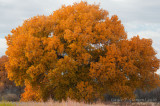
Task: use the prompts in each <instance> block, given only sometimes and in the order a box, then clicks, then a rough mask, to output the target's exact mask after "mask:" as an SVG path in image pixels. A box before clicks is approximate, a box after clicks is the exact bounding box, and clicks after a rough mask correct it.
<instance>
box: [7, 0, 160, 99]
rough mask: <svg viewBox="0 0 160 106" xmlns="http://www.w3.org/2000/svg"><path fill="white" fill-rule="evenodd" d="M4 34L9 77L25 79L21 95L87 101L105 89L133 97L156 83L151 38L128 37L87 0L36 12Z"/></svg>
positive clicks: (113, 19) (114, 20)
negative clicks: (52, 9) (44, 12)
mask: <svg viewBox="0 0 160 106" xmlns="http://www.w3.org/2000/svg"><path fill="white" fill-rule="evenodd" d="M11 33H12V34H9V35H8V36H7V37H6V40H7V44H8V49H7V52H6V54H7V55H8V57H9V62H8V63H7V64H6V69H7V71H8V77H9V78H10V80H14V81H15V83H16V84H17V85H25V86H26V88H25V93H24V94H23V95H22V100H24V101H28V100H37V101H38V100H41V99H43V100H47V99H48V98H50V97H51V98H52V99H54V100H62V99H64V100H66V99H67V98H68V97H69V98H71V99H74V100H77V101H81V100H84V101H86V102H90V101H93V100H95V99H97V98H98V99H103V95H104V94H110V95H113V96H118V97H120V98H122V99H132V98H134V91H135V90H136V89H137V88H140V89H143V90H150V89H152V88H155V87H157V86H159V84H160V83H159V78H158V76H157V74H156V73H155V72H156V71H157V69H158V68H159V59H157V57H156V52H155V50H154V49H153V47H152V40H151V39H140V38H139V36H137V37H133V38H132V39H127V34H126V32H125V29H124V26H123V25H122V24H121V21H120V20H119V19H118V17H117V16H116V15H114V16H112V17H111V18H110V17H109V16H108V12H107V11H106V10H103V9H100V8H99V5H95V4H93V5H90V4H88V3H87V2H82V1H81V2H80V3H75V4H74V5H69V6H62V7H61V8H60V9H58V10H56V11H54V12H53V14H51V15H49V16H35V17H33V18H30V19H28V20H26V21H25V22H24V23H23V25H22V26H19V27H17V28H16V29H13V30H12V31H11Z"/></svg>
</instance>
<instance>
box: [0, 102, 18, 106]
mask: <svg viewBox="0 0 160 106" xmlns="http://www.w3.org/2000/svg"><path fill="white" fill-rule="evenodd" d="M0 106H16V104H15V103H12V102H0Z"/></svg>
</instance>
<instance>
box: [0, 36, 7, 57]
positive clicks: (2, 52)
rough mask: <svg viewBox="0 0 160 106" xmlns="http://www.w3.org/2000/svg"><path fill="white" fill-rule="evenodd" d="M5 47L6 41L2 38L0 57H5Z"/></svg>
mask: <svg viewBox="0 0 160 106" xmlns="http://www.w3.org/2000/svg"><path fill="white" fill-rule="evenodd" d="M6 48H7V45H6V40H5V39H3V38H0V57H1V56H2V55H5V51H6Z"/></svg>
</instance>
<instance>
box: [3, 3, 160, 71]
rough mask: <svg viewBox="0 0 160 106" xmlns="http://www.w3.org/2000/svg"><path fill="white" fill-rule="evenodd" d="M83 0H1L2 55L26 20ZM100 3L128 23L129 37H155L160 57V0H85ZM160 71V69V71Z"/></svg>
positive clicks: (123, 22)
mask: <svg viewBox="0 0 160 106" xmlns="http://www.w3.org/2000/svg"><path fill="white" fill-rule="evenodd" d="M80 1H81V0H0V56H2V55H4V54H5V50H6V48H7V46H6V41H5V36H7V35H8V34H9V33H10V31H11V30H12V29H13V28H16V27H17V26H18V25H22V23H23V21H24V20H26V19H28V18H30V17H33V16H36V15H43V14H44V15H50V14H51V13H52V12H53V11H55V10H57V9H59V8H60V7H61V5H62V4H65V5H70V4H73V3H74V2H80ZM85 1H88V3H96V4H99V3H100V7H101V8H103V9H105V10H107V11H108V12H109V14H110V16H112V15H114V14H116V15H118V17H119V19H120V20H121V21H122V24H123V25H124V26H125V30H126V32H127V33H128V38H131V37H133V36H136V35H139V36H140V37H141V38H151V39H152V40H153V47H154V49H155V50H156V51H157V57H158V58H160V0H85ZM158 73H160V71H158Z"/></svg>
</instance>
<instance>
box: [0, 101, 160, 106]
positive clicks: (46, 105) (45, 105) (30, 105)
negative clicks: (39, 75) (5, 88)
mask: <svg viewBox="0 0 160 106" xmlns="http://www.w3.org/2000/svg"><path fill="white" fill-rule="evenodd" d="M0 106H160V103H153V102H134V103H129V102H128V103H123V102H107V103H96V104H95V103H94V104H85V103H84V102H81V103H78V102H75V101H71V100H69V101H67V102H65V101H62V102H61V103H60V102H55V101H51V100H50V101H48V102H0Z"/></svg>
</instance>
